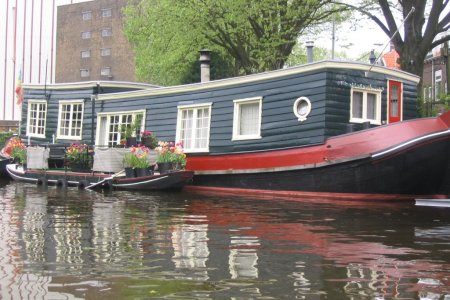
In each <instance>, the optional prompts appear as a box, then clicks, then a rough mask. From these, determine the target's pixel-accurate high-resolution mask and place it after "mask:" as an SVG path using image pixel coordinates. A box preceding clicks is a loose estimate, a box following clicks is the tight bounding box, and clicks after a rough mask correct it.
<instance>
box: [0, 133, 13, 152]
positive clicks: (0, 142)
mask: <svg viewBox="0 0 450 300" xmlns="http://www.w3.org/2000/svg"><path fill="white" fill-rule="evenodd" d="M13 134H14V132H12V131H8V132H0V149H1V148H3V147H4V146H5V143H6V141H7V140H8V139H9V138H10V137H12V136H13Z"/></svg>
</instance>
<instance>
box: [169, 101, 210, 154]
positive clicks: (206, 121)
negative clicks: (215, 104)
mask: <svg viewBox="0 0 450 300" xmlns="http://www.w3.org/2000/svg"><path fill="white" fill-rule="evenodd" d="M211 105H212V104H211V103H207V104H198V105H183V106H179V107H178V120H177V138H176V140H177V142H181V143H182V144H183V147H184V149H185V151H186V152H205V151H208V150H209V128H210V119H211Z"/></svg>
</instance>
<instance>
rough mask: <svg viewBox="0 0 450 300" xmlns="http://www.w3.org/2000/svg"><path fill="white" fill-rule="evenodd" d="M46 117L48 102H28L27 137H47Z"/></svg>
mask: <svg viewBox="0 0 450 300" xmlns="http://www.w3.org/2000/svg"><path fill="white" fill-rule="evenodd" d="M46 117H47V102H46V101H45V100H30V101H29V102H28V118H27V119H28V122H27V136H34V137H45V121H46Z"/></svg>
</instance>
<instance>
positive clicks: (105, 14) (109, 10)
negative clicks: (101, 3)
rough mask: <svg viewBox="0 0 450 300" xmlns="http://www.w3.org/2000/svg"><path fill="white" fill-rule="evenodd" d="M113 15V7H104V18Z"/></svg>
mask: <svg viewBox="0 0 450 300" xmlns="http://www.w3.org/2000/svg"><path fill="white" fill-rule="evenodd" d="M111 15H112V11H111V8H103V9H102V17H103V18H109V17H111Z"/></svg>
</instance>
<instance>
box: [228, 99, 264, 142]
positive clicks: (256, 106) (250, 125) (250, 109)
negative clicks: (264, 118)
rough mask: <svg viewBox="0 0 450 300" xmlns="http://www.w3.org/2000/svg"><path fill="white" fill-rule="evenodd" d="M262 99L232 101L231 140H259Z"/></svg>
mask: <svg viewBox="0 0 450 300" xmlns="http://www.w3.org/2000/svg"><path fill="white" fill-rule="evenodd" d="M261 103H262V97H258V98H250V99H240V100H234V117H233V140H248V139H260V138H261Z"/></svg>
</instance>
